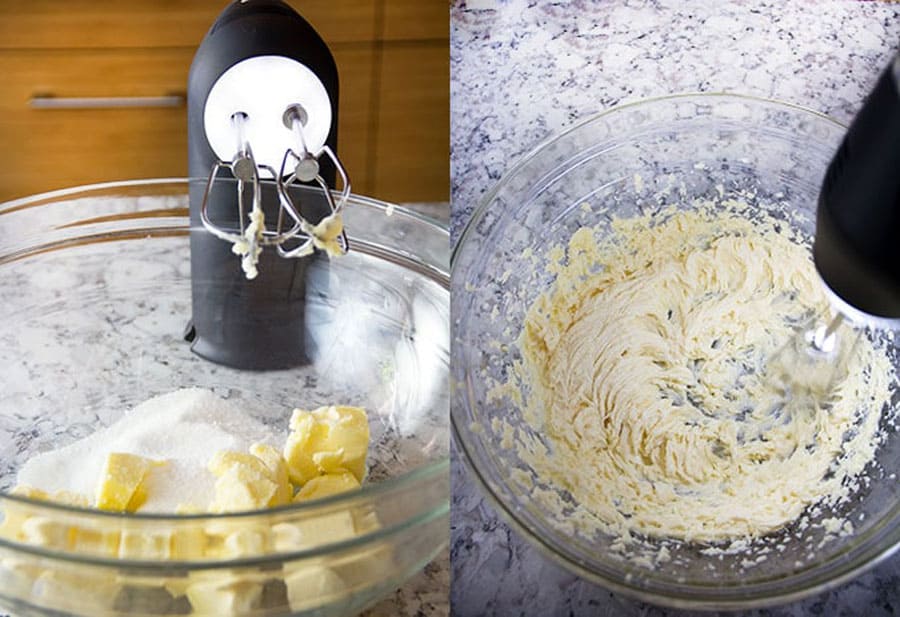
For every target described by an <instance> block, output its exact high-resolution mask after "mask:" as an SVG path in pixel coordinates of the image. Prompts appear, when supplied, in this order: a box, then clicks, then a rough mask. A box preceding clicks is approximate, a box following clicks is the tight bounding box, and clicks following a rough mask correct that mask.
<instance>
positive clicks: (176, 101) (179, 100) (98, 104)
mask: <svg viewBox="0 0 900 617" xmlns="http://www.w3.org/2000/svg"><path fill="white" fill-rule="evenodd" d="M28 104H29V106H30V107H31V108H32V109H117V108H123V107H181V106H183V105H184V96H182V95H180V94H173V95H168V96H85V97H64V96H51V95H39V96H33V97H31V100H30V101H29V102H28Z"/></svg>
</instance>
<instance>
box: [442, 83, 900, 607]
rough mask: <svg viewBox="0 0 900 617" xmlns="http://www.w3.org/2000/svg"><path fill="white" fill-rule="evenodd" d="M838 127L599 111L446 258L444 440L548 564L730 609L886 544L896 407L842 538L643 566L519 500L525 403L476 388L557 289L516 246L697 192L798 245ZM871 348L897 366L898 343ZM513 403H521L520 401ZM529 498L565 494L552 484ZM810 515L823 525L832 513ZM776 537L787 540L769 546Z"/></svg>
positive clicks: (703, 106)
mask: <svg viewBox="0 0 900 617" xmlns="http://www.w3.org/2000/svg"><path fill="white" fill-rule="evenodd" d="M844 130H845V127H843V126H841V125H840V124H839V123H837V122H835V121H833V120H831V119H829V118H827V117H825V116H823V115H821V114H818V113H815V112H812V111H808V110H805V109H802V108H799V107H796V106H792V105H786V104H782V103H777V102H773V101H766V100H761V99H754V98H748V97H742V96H732V95H724V94H710V95H684V96H672V97H666V98H662V99H655V100H649V101H645V102H640V103H635V104H630V105H624V106H621V107H618V108H615V109H611V110H609V111H608V112H605V113H602V114H600V115H598V116H596V117H593V118H591V119H589V120H587V121H586V122H584V123H582V124H579V125H578V126H576V127H574V128H572V129H570V130H569V131H567V132H566V133H564V134H562V135H560V136H559V137H556V138H554V139H552V140H550V141H548V142H546V143H544V144H543V145H541V146H540V147H538V148H537V149H535V150H533V151H532V152H531V153H530V154H529V155H527V156H526V157H525V158H524V159H523V160H522V161H521V162H519V164H517V165H516V166H515V167H513V168H512V169H511V170H510V171H509V172H508V173H507V174H506V176H505V177H504V178H503V179H502V180H501V181H500V182H499V184H498V185H497V186H496V187H494V188H493V190H491V191H490V193H489V194H487V196H486V197H485V199H484V200H483V202H482V203H481V205H480V207H479V208H478V210H477V211H476V213H475V214H474V216H473V217H472V219H471V221H470V222H469V223H468V225H467V227H466V228H465V231H464V233H463V234H462V236H461V239H460V241H459V243H458V244H457V246H456V247H455V249H454V252H453V256H452V258H451V264H452V265H451V280H452V293H453V308H452V319H453V326H452V328H453V330H452V332H453V343H452V346H451V347H452V356H453V359H452V375H453V383H454V395H453V401H452V404H451V417H452V426H453V434H454V437H455V439H456V443H457V445H458V447H459V449H460V451H461V452H462V453H463V455H464V456H463V458H464V460H465V461H466V462H467V463H468V465H469V467H470V470H471V472H472V473H473V475H474V476H475V477H476V478H477V479H478V480H479V482H480V484H481V485H482V487H483V489H484V490H485V492H486V493H487V494H488V495H489V497H490V498H491V499H492V501H493V502H494V503H495V505H496V506H497V508H498V510H499V511H500V513H501V515H503V516H504V517H505V518H506V520H507V521H508V522H509V523H510V524H511V525H512V526H513V527H514V528H515V529H517V530H518V531H519V532H520V533H522V534H523V535H524V536H525V537H526V538H528V539H529V540H530V541H531V542H532V543H533V544H535V545H536V546H538V547H539V548H540V549H542V550H543V552H544V553H545V554H547V555H548V556H550V557H551V558H553V559H555V560H556V561H558V562H559V563H561V564H562V565H563V566H565V567H567V568H569V569H570V570H572V571H573V572H575V573H577V574H579V575H581V576H583V577H585V578H587V579H590V580H592V581H594V582H596V583H600V584H602V585H604V586H606V587H608V588H610V589H613V590H615V591H618V592H621V593H624V594H627V595H631V596H634V597H638V598H640V599H643V600H647V601H651V602H655V603H659V604H666V605H671V606H679V607H697V608H735V607H748V606H759V605H766V604H776V603H780V602H785V601H788V600H791V599H797V598H800V597H804V596H807V595H810V594H813V593H816V592H818V591H821V590H823V589H825V588H828V587H832V586H834V585H837V584H838V583H840V582H842V581H845V580H847V579H848V578H850V577H852V576H854V575H855V574H857V573H859V572H861V571H862V570H863V569H865V568H867V567H870V566H871V565H872V564H874V563H876V562H877V561H879V560H880V559H884V558H885V557H886V556H888V555H890V554H891V553H892V552H893V551H894V550H896V548H897V546H898V543H900V499H898V490H900V487H898V482H897V480H896V475H895V472H898V471H900V436H898V434H897V427H896V425H895V423H894V422H895V421H894V415H895V414H894V413H887V412H886V413H884V414H883V415H882V420H881V424H882V426H881V430H883V431H884V432H885V433H886V435H887V437H886V440H885V442H884V443H883V445H881V446H880V448H879V450H878V452H877V456H876V460H875V461H874V463H872V464H870V465H869V467H868V468H867V470H866V472H865V475H866V476H867V477H868V479H869V480H868V483H867V484H865V485H864V487H863V488H862V489H861V490H860V491H859V492H858V493H857V494H856V495H855V496H854V498H853V503H852V505H851V506H849V507H847V508H845V511H841V512H836V513H835V514H837V515H841V516H844V515H846V516H849V517H850V519H851V520H852V522H853V525H854V531H853V533H852V534H850V535H849V536H846V537H840V538H837V539H832V540H826V541H825V542H824V544H822V545H821V546H819V544H820V543H821V542H822V541H823V540H825V533H826V532H825V531H824V530H823V529H822V527H821V526H816V525H810V526H809V527H808V528H806V529H803V528H799V527H798V526H796V525H791V526H788V527H787V528H786V529H785V530H783V531H781V532H778V533H776V534H772V536H771V537H769V538H764V539H762V540H761V542H765V544H762V545H760V544H755V543H750V546H749V547H748V548H747V549H746V550H742V551H739V552H736V553H735V554H721V555H711V554H704V553H703V552H701V551H703V550H704V549H707V548H709V547H706V546H703V545H700V544H697V543H688V544H684V545H682V546H680V547H678V548H677V549H676V550H673V551H672V553H671V559H670V560H669V561H665V560H657V561H655V562H649V563H643V564H641V563H636V562H635V561H634V560H629V559H622V558H621V557H618V556H617V555H618V553H617V550H616V547H615V546H614V543H615V540H616V538H614V537H612V536H610V535H606V534H603V533H594V534H588V533H586V532H584V533H582V532H579V531H573V529H572V525H567V521H566V520H565V516H564V515H560V514H555V513H554V512H553V511H551V510H550V509H548V508H547V507H545V506H544V505H543V502H544V500H543V499H537V498H534V497H531V496H530V492H529V489H530V487H529V486H528V482H527V481H525V482H520V481H518V479H519V478H522V477H526V478H530V477H531V473H532V470H531V469H530V467H529V465H528V464H527V463H525V462H524V461H523V460H522V459H521V458H520V457H519V456H518V455H517V454H516V451H515V449H514V448H512V449H511V448H509V447H508V435H505V434H504V430H503V428H504V425H511V426H513V427H515V428H516V430H519V431H522V432H524V433H525V434H527V435H534V434H535V431H534V430H532V429H531V428H530V427H529V426H528V424H527V422H526V421H525V420H524V419H523V415H522V414H523V408H524V407H525V405H524V404H516V403H515V402H513V399H514V398H515V397H511V396H503V397H500V398H497V397H495V396H493V395H492V394H491V392H490V391H489V390H490V388H491V387H493V384H495V383H503V382H504V378H505V376H506V375H507V371H508V369H509V367H510V365H511V363H513V362H514V361H516V360H518V359H520V358H521V353H520V350H519V348H518V345H517V338H518V336H519V333H520V332H521V328H522V323H523V319H524V317H525V313H526V311H527V309H528V307H529V306H530V305H531V303H532V302H533V301H534V299H535V298H536V297H537V296H538V295H540V294H541V293H543V292H544V291H545V290H546V289H547V288H548V287H549V286H550V285H552V284H553V281H554V275H553V274H552V272H551V271H550V270H548V271H546V272H543V273H540V274H539V276H538V278H537V282H535V279H534V278H532V275H533V272H532V270H533V267H532V266H531V263H532V262H531V260H529V259H523V255H526V254H527V253H526V251H527V252H530V253H532V254H533V255H535V256H537V257H538V258H539V260H540V259H543V258H545V257H547V253H548V251H549V250H550V247H551V246H553V245H558V244H561V243H565V242H566V241H567V240H568V238H569V237H571V235H572V234H573V233H574V232H575V231H576V230H577V229H578V228H579V227H581V226H584V225H588V226H595V225H600V226H601V227H602V226H603V225H604V224H605V223H604V220H606V221H608V216H609V215H610V214H612V215H617V216H623V217H625V216H629V215H635V214H637V213H639V212H640V213H643V212H645V211H646V209H647V208H651V210H650V211H651V212H652V211H653V210H652V208H657V207H659V206H660V205H666V204H676V205H678V207H685V208H689V207H690V203H691V201H692V200H694V199H695V198H703V199H709V200H713V201H714V200H716V199H719V198H725V199H727V198H729V197H732V196H740V197H741V199H743V200H745V201H748V202H749V203H750V204H751V205H759V206H760V207H770V208H773V209H774V211H776V212H777V211H780V212H781V214H782V215H783V217H784V220H785V221H790V222H791V224H795V225H797V226H799V227H800V228H801V229H802V230H803V232H805V233H806V234H807V235H808V236H809V235H810V234H812V232H813V224H814V220H815V207H816V199H817V195H818V190H819V186H820V183H821V180H822V177H823V175H824V172H825V169H826V167H827V165H828V162H829V160H830V159H831V156H832V154H833V152H834V151H835V149H836V147H837V145H838V143H839V141H840V138H841V136H842V135H843V133H844ZM584 204H587V205H586V206H585V205H584ZM623 335H624V336H627V333H623ZM884 338H886V337H884ZM882 343H883V344H884V345H885V346H886V348H887V349H888V350H889V351H888V353H889V354H890V356H891V359H892V362H893V365H894V367H897V366H900V354H898V350H897V348H896V346H893V345H892V343H891V342H890V341H882ZM526 389H527V388H526ZM519 394H521V396H522V397H523V400H524V401H525V402H526V403H527V400H528V399H527V397H528V392H527V391H520V392H519ZM891 405H892V409H891V410H887V411H891V412H892V411H896V410H897V408H898V407H900V405H898V396H897V393H896V390H895V392H894V398H893V401H892V404H891ZM495 419H497V420H498V422H496V423H494V422H493V421H494V420H495ZM505 441H506V443H504V442H505ZM550 455H551V456H552V453H551V454H550ZM572 473H573V474H577V473H578V470H577V469H573V470H572ZM539 481H540V479H538V480H537V481H536V482H539ZM539 488H545V489H547V490H550V491H555V492H556V493H558V494H559V498H560V499H561V500H562V501H565V500H566V499H570V500H571V499H573V498H572V497H571V496H568V495H565V494H564V493H562V492H561V491H560V489H559V488H557V487H553V486H547V487H545V486H539ZM810 514H811V516H812V517H813V519H814V520H822V519H823V518H824V517H826V516H829V515H830V514H831V513H830V512H828V511H823V512H821V513H820V514H819V515H818V516H815V515H814V514H813V513H810ZM779 539H785V540H789V541H787V542H785V543H784V547H783V548H782V549H779V550H773V546H775V545H777V543H778V541H779ZM761 546H768V547H769V548H768V549H767V550H765V549H763V548H761ZM707 552H709V551H707ZM760 558H761V559H760ZM757 559H759V561H758V562H757ZM638 561H639V560H638Z"/></svg>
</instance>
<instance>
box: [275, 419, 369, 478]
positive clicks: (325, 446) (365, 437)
mask: <svg viewBox="0 0 900 617" xmlns="http://www.w3.org/2000/svg"><path fill="white" fill-rule="evenodd" d="M290 426H291V430H292V432H291V434H290V436H289V437H288V440H287V443H286V444H285V448H284V459H285V461H286V463H287V468H288V474H289V475H290V478H291V481H292V482H293V483H294V484H297V485H303V484H305V483H306V482H308V481H309V480H311V479H312V478H314V477H316V476H318V475H320V474H325V473H338V472H341V471H349V472H350V473H352V474H353V475H354V476H355V477H356V479H357V480H358V481H359V482H362V479H363V477H364V476H365V471H366V454H367V452H368V449H369V422H368V418H367V417H366V412H365V410H363V409H361V408H359V407H347V406H335V405H332V406H329V407H319V408H318V409H315V410H313V411H304V410H301V409H295V410H294V413H293V414H292V416H291V424H290Z"/></svg>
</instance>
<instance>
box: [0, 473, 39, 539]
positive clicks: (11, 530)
mask: <svg viewBox="0 0 900 617" xmlns="http://www.w3.org/2000/svg"><path fill="white" fill-rule="evenodd" d="M10 493H11V494H13V495H18V496H19V497H27V498H29V499H39V500H46V499H49V495H47V493H46V492H44V491H42V490H41V489H38V488H34V487H31V486H24V485H22V486H17V487H15V488H13V489H12V490H11V491H10ZM2 514H3V522H2V523H0V537H4V538H10V539H15V540H23V539H24V538H22V535H21V531H22V523H24V522H25V521H26V520H28V518H29V517H30V516H31V514H32V509H31V508H30V507H29V506H28V505H26V504H19V503H15V502H12V501H10V502H8V503H7V504H6V507H4V508H3V511H2Z"/></svg>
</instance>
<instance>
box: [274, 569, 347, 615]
mask: <svg viewBox="0 0 900 617" xmlns="http://www.w3.org/2000/svg"><path fill="white" fill-rule="evenodd" d="M284 585H285V587H287V597H288V602H289V603H290V606H291V610H293V611H301V610H303V609H307V608H314V607H318V606H321V605H322V604H325V603H327V602H328V601H329V600H331V599H333V598H334V597H335V596H337V595H339V594H343V593H344V592H345V591H346V589H347V586H346V585H345V584H344V581H343V580H342V579H341V577H340V576H338V574H337V573H336V572H335V571H334V570H332V569H331V568H328V567H326V566H324V565H318V564H303V565H296V566H285V568H284Z"/></svg>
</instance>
